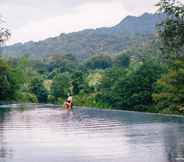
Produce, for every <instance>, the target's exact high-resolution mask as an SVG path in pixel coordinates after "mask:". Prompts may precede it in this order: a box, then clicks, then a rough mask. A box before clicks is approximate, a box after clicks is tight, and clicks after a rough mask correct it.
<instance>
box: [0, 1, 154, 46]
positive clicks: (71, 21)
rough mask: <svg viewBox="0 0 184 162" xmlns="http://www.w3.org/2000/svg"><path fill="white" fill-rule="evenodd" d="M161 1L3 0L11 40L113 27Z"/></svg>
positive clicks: (0, 4) (1, 9)
mask: <svg viewBox="0 0 184 162" xmlns="http://www.w3.org/2000/svg"><path fill="white" fill-rule="evenodd" d="M157 2H158V0H0V13H1V14H2V15H3V17H4V19H5V20H6V22H7V24H8V27H9V29H10V30H11V33H12V38H11V40H10V42H9V43H16V42H25V41H29V40H34V41H37V40H42V39H45V38H47V37H53V36H57V35H59V34H61V33H63V32H65V33H68V32H72V31H78V30H81V29H86V28H97V27H103V26H106V27H108V26H113V25H115V24H117V23H119V22H120V21H121V20H122V19H123V18H124V17H125V16H127V15H141V14H143V13H144V12H154V11H155V6H154V5H155V4H156V3H157Z"/></svg>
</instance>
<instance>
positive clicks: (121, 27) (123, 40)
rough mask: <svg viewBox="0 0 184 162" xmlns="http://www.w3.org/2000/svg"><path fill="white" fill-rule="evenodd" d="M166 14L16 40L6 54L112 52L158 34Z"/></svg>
mask: <svg viewBox="0 0 184 162" xmlns="http://www.w3.org/2000/svg"><path fill="white" fill-rule="evenodd" d="M162 19H163V16H161V15H158V14H149V13H145V14H143V15H142V16H139V17H135V16H127V17H126V18H125V19H123V20H122V21H121V22H120V23H119V24H117V25H115V26H113V27H109V28H107V27H106V28H105V27H103V28H97V29H86V30H82V31H79V32H73V33H69V34H60V35H59V36H57V37H53V38H48V39H45V40H43V41H39V42H33V41H30V42H27V43H24V44H22V43H17V44H14V45H11V46H7V47H5V48H4V51H3V55H5V56H11V57H18V56H22V55H29V56H30V57H32V58H42V57H47V56H48V55H52V54H61V55H64V54H72V55H74V56H76V57H77V58H81V59H83V58H87V57H89V56H91V55H93V54H113V53H118V52H121V51H123V50H125V49H127V48H129V47H130V46H132V45H135V44H136V45H139V44H142V43H144V42H145V41H147V40H148V39H150V37H151V36H152V35H153V34H154V33H155V29H156V28H155V26H156V24H158V23H160V22H161V21H162Z"/></svg>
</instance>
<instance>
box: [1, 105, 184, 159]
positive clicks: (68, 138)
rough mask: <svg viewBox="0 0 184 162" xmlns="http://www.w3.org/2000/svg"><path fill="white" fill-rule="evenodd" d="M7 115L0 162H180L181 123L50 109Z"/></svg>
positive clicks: (27, 109)
mask: <svg viewBox="0 0 184 162" xmlns="http://www.w3.org/2000/svg"><path fill="white" fill-rule="evenodd" d="M5 110H6V111H5ZM5 110H0V161H2V162H25V161H26V162H34V161H36V162H37V161H40V160H43V161H44V162H51V161H52V162H61V161H66V162H111V161H112V162H122V161H123V162H148V161H149V162H155V161H157V162H172V161H173V162H174V161H182V158H183V157H184V152H183V150H184V127H183V123H184V122H183V121H181V119H180V120H179V121H178V120H176V118H170V117H162V116H161V117H160V116H157V115H147V114H141V113H130V112H120V111H113V112H111V111H103V110H94V109H74V110H73V111H70V112H68V111H65V110H63V109H60V108H59V107H57V106H53V105H26V106H19V105H13V108H10V109H9V110H8V109H5ZM7 110H8V111H7ZM168 118H169V119H168Z"/></svg>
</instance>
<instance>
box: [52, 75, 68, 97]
mask: <svg viewBox="0 0 184 162" xmlns="http://www.w3.org/2000/svg"><path fill="white" fill-rule="evenodd" d="M70 87H71V84H70V75H69V73H67V72H66V73H59V74H57V75H56V76H55V78H54V79H53V83H52V86H51V95H52V96H54V97H55V98H56V99H58V98H60V97H61V98H66V97H67V95H68V93H69V92H70Z"/></svg>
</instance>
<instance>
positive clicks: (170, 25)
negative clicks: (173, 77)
mask: <svg viewBox="0 0 184 162" xmlns="http://www.w3.org/2000/svg"><path fill="white" fill-rule="evenodd" d="M157 6H158V7H159V13H161V14H164V15H166V19H165V20H164V21H163V22H162V23H161V24H160V25H159V26H158V27H159V28H158V29H159V30H158V31H159V35H160V38H161V40H162V43H163V45H164V48H163V49H164V53H165V54H166V58H167V59H168V58H169V59H173V58H174V59H175V58H179V57H181V56H182V55H183V53H184V50H183V49H184V5H183V4H182V3H180V2H179V1H177V0H161V1H160V3H158V5H157Z"/></svg>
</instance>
